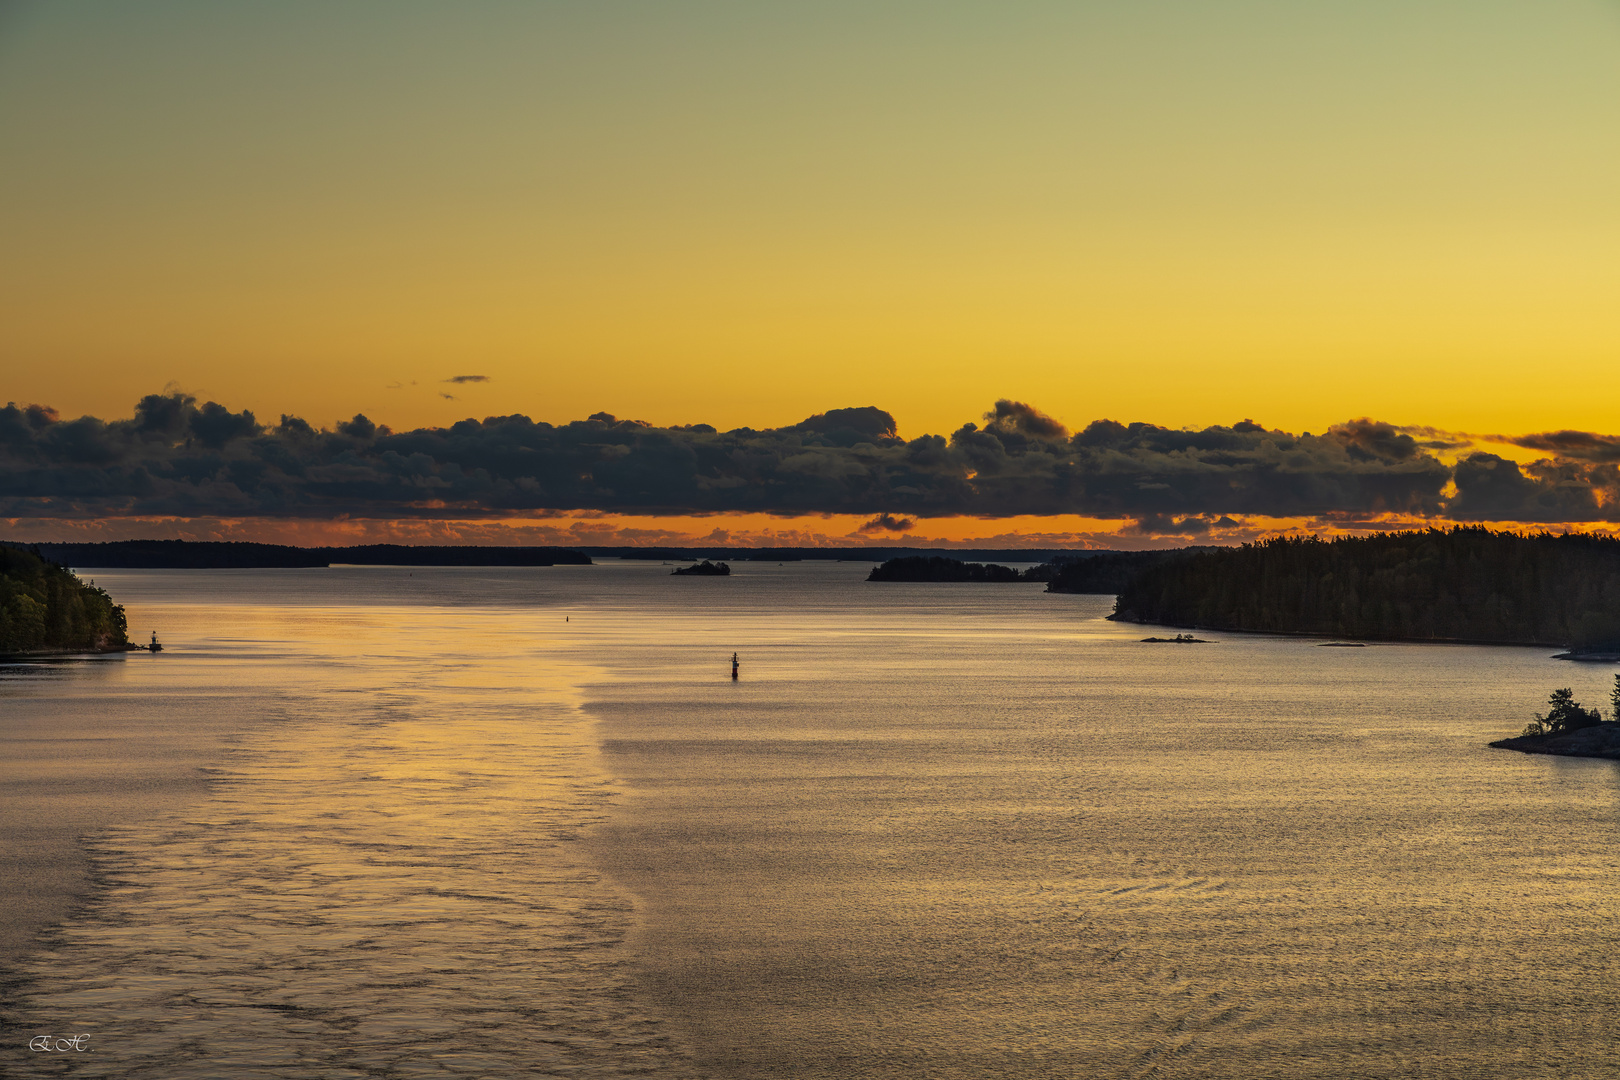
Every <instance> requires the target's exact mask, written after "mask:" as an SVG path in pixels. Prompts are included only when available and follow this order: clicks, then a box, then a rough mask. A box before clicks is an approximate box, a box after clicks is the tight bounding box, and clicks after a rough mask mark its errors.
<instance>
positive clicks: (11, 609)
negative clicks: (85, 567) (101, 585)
mask: <svg viewBox="0 0 1620 1080" xmlns="http://www.w3.org/2000/svg"><path fill="white" fill-rule="evenodd" d="M154 640H155V639H154ZM144 648H146V646H144V645H131V644H130V642H129V636H128V626H127V624H126V623H125V620H124V609H123V608H122V607H121V606H119V605H118V604H115V603H113V602H112V597H110V596H108V595H107V593H106V592H105V591H104V590H102V589H98V588H96V587H95V586H94V585H86V584H85V583H84V582H82V581H80V580H79V579H78V578H77V577H75V576H74V575H73V574H72V573H71V572H70V571H68V570H67V569H65V568H64V567H61V566H57V565H55V564H54V563H49V562H46V561H45V560H44V559H42V558H40V557H39V556H38V555H36V554H34V553H33V552H32V551H24V550H20V549H18V548H15V547H0V654H5V655H9V656H52V655H65V654H72V653H88V652H103V653H104V652H128V651H130V650H134V649H144Z"/></svg>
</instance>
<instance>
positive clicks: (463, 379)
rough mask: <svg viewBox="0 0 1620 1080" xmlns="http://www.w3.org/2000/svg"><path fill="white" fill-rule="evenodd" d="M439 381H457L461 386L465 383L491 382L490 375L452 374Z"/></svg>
mask: <svg viewBox="0 0 1620 1080" xmlns="http://www.w3.org/2000/svg"><path fill="white" fill-rule="evenodd" d="M439 381H440V382H447V383H455V384H456V385H458V386H460V385H463V384H465V383H478V382H489V381H490V377H489V376H488V375H452V376H450V377H449V378H448V379H440V380H439Z"/></svg>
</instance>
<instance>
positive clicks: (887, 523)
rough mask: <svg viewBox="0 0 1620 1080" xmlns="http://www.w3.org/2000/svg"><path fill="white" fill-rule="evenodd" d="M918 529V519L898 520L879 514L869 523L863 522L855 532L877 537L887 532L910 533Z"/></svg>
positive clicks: (889, 515)
mask: <svg viewBox="0 0 1620 1080" xmlns="http://www.w3.org/2000/svg"><path fill="white" fill-rule="evenodd" d="M916 527H917V519H916V518H909V517H907V518H897V517H895V516H894V515H893V514H879V515H878V516H877V517H875V518H872V519H870V520H869V521H863V522H862V523H861V524H860V526H859V527H858V528H857V529H856V530H855V531H856V532H862V533H867V534H872V535H877V534H882V533H886V532H891V533H903V532H910V531H911V530H912V529H915V528H916Z"/></svg>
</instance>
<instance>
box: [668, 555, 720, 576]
mask: <svg viewBox="0 0 1620 1080" xmlns="http://www.w3.org/2000/svg"><path fill="white" fill-rule="evenodd" d="M670 573H671V574H673V575H674V576H676V577H727V576H729V575H730V574H731V566H730V565H729V564H728V563H723V562H710V561H709V560H708V559H704V560H703V561H702V562H700V563H694V564H693V565H691V566H677V567H676V568H675V569H673V570H671V571H670Z"/></svg>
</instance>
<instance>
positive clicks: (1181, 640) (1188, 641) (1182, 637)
mask: <svg viewBox="0 0 1620 1080" xmlns="http://www.w3.org/2000/svg"><path fill="white" fill-rule="evenodd" d="M1142 644H1144V645H1209V644H1211V642H1208V641H1205V640H1204V639H1203V638H1201V637H1193V636H1192V635H1191V634H1177V635H1176V636H1175V637H1145V638H1143V639H1142Z"/></svg>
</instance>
